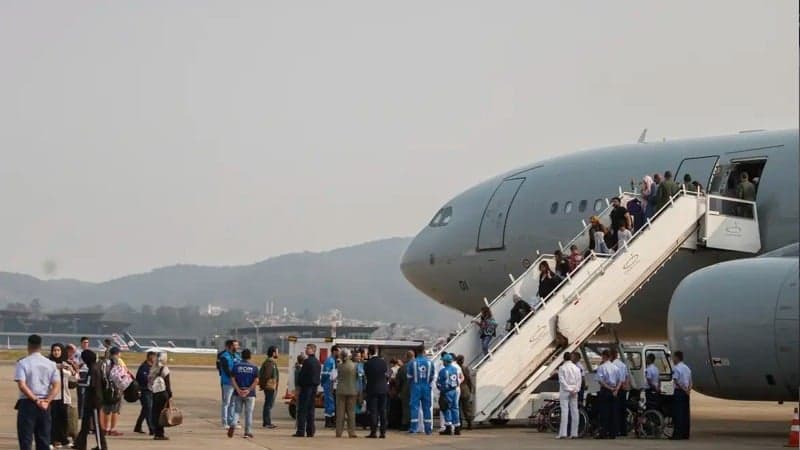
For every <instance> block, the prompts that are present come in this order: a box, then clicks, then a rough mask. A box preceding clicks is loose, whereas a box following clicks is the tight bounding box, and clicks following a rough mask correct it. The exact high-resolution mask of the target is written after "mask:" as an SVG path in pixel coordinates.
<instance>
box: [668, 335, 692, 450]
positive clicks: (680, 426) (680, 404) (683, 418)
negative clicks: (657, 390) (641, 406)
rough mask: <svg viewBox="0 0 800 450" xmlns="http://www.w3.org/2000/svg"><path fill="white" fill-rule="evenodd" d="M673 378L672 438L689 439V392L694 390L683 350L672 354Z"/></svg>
mask: <svg viewBox="0 0 800 450" xmlns="http://www.w3.org/2000/svg"><path fill="white" fill-rule="evenodd" d="M672 362H673V363H674V366H673V367H672V380H673V381H674V384H675V394H674V396H673V403H672V405H673V411H672V423H673V425H674V427H675V428H674V430H675V431H673V433H672V439H676V440H680V439H689V425H690V422H691V419H690V414H689V392H691V390H692V371H691V369H689V366H687V365H686V364H684V362H683V352H682V351H680V350H678V351H676V352H675V353H673V354H672Z"/></svg>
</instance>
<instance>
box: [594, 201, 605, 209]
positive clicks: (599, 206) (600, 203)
mask: <svg viewBox="0 0 800 450" xmlns="http://www.w3.org/2000/svg"><path fill="white" fill-rule="evenodd" d="M602 210H603V200H602V199H599V198H598V199H597V200H595V201H594V212H600V211H602Z"/></svg>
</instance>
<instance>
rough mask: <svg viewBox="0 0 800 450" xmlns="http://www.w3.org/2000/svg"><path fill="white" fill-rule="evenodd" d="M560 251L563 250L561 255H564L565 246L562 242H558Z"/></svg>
mask: <svg viewBox="0 0 800 450" xmlns="http://www.w3.org/2000/svg"><path fill="white" fill-rule="evenodd" d="M558 249H559V250H561V253H564V246H563V245H561V241H558Z"/></svg>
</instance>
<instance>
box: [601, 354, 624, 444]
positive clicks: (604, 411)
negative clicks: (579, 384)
mask: <svg viewBox="0 0 800 450" xmlns="http://www.w3.org/2000/svg"><path fill="white" fill-rule="evenodd" d="M602 356H603V364H601V365H600V367H598V368H597V382H598V383H600V392H599V393H598V394H597V403H598V410H599V411H598V415H599V420H600V434H599V435H598V439H614V438H616V436H617V433H616V430H617V420H618V417H619V415H618V414H616V411H615V410H614V404H615V399H616V397H617V392H618V391H619V388H620V385H621V381H620V374H619V370H617V368H616V367H614V364H612V363H611V352H609V351H608V350H603V353H602Z"/></svg>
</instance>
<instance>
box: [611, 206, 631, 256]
mask: <svg viewBox="0 0 800 450" xmlns="http://www.w3.org/2000/svg"><path fill="white" fill-rule="evenodd" d="M611 206H612V209H611V214H610V217H611V242H610V243H609V245H608V246H609V247H611V248H616V246H617V242H619V235H618V232H619V230H620V229H621V228H622V226H623V225H625V226H627V228H628V229H631V228H633V218H632V217H631V215H630V214H629V213H628V210H627V209H626V208H625V207H624V206H622V200H621V199H620V198H619V197H614V198H612V199H611Z"/></svg>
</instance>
